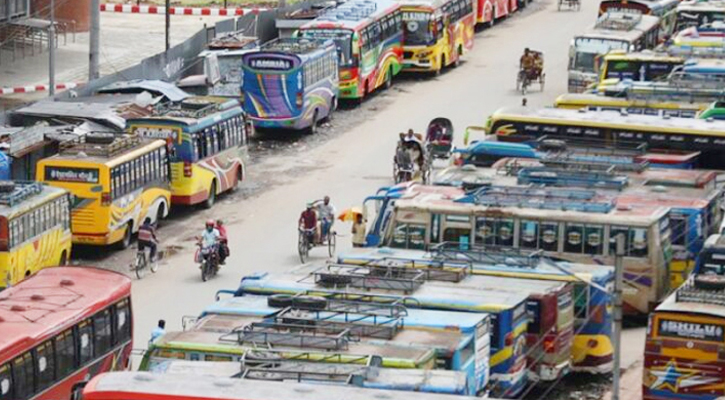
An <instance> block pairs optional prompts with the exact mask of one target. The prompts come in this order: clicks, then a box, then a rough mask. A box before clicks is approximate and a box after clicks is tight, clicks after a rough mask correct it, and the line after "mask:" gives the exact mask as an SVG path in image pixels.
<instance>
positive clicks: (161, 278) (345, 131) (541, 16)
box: [99, 0, 642, 355]
mask: <svg viewBox="0 0 725 400" xmlns="http://www.w3.org/2000/svg"><path fill="white" fill-rule="evenodd" d="M582 3H583V4H582V9H581V11H580V12H574V11H562V12H557V10H556V4H555V3H553V2H552V1H550V0H536V1H534V2H533V3H532V4H531V5H530V6H529V7H528V8H527V9H526V10H524V11H523V12H521V13H518V14H516V15H515V16H513V17H511V18H509V19H508V20H506V21H503V22H501V23H500V24H498V25H497V26H495V27H494V28H492V29H486V30H483V31H482V32H479V33H478V34H477V37H476V43H475V48H474V50H473V52H471V53H469V54H466V55H465V62H464V63H463V64H462V65H461V66H460V67H459V68H457V69H451V70H449V71H447V72H445V73H444V74H442V75H441V76H439V77H437V78H432V77H428V78H426V79H420V77H416V78H408V79H403V81H402V82H400V83H396V84H395V85H394V87H393V90H388V91H387V92H382V93H379V94H378V95H376V96H374V98H372V99H370V100H369V101H366V102H365V103H364V104H363V105H362V106H361V107H359V108H356V109H353V110H350V111H343V112H341V113H339V114H338V116H337V118H336V119H335V120H334V121H333V127H332V128H331V129H328V130H327V132H324V133H322V134H321V136H320V138H305V139H303V140H300V141H297V142H295V143H292V144H290V143H289V142H274V141H272V142H270V141H267V142H265V143H263V144H264V145H265V146H268V147H269V146H272V145H278V146H280V147H283V148H284V149H283V150H281V151H276V152H275V151H271V152H269V154H271V155H270V156H268V157H257V159H256V160H255V163H253V164H252V165H251V166H250V177H249V181H248V182H246V183H245V188H244V189H242V191H241V193H237V194H235V195H233V196H231V197H228V198H226V199H224V198H222V199H221V202H220V204H217V205H216V206H215V207H214V209H213V210H211V211H204V212H201V211H195V212H189V213H185V214H184V215H183V217H175V219H174V220H173V221H171V222H170V223H169V224H168V225H167V227H166V228H163V227H162V229H161V231H160V236H161V237H162V240H163V241H164V244H165V245H170V246H173V247H174V248H175V250H176V251H175V252H176V254H175V255H174V256H172V257H171V258H170V259H168V260H167V265H163V266H162V267H161V269H160V271H159V272H158V273H156V274H155V275H152V276H147V277H146V278H145V279H143V280H141V281H135V282H134V284H133V296H134V300H133V301H134V303H133V306H134V312H135V336H136V338H137V340H136V346H137V347H145V346H146V341H147V339H148V337H149V333H150V332H151V329H152V328H153V327H154V326H155V324H156V321H157V320H158V319H159V318H163V319H166V320H167V330H178V329H181V318H182V316H184V315H198V313H199V312H200V311H201V310H202V308H204V307H205V306H206V305H208V304H210V303H211V302H212V301H213V300H214V294H215V293H216V291H217V290H219V289H233V288H236V286H237V284H238V283H239V280H240V278H241V277H242V276H244V275H246V274H250V273H253V272H259V271H269V272H274V271H282V270H285V269H287V268H290V267H293V266H295V265H296V264H297V263H298V257H297V252H296V245H297V229H296V222H297V219H298V217H299V213H300V212H301V210H302V209H303V208H304V206H305V203H306V202H307V201H309V200H313V199H319V198H321V197H323V196H324V195H330V196H331V197H332V202H333V203H334V204H335V206H336V207H337V208H338V210H342V209H344V208H347V207H350V206H354V205H359V204H360V203H361V201H362V199H363V198H364V197H365V196H366V195H369V194H371V193H374V192H375V190H376V189H377V188H379V187H380V186H384V185H388V184H390V183H391V178H390V177H391V174H392V172H391V171H392V157H393V149H394V147H395V143H396V140H397V139H398V136H397V134H398V133H399V132H403V131H405V130H407V129H408V128H413V129H415V130H416V131H419V132H423V131H424V130H425V128H426V126H427V124H428V122H429V121H430V120H431V119H432V118H434V117H447V118H450V119H451V120H452V121H453V124H454V126H455V127H456V134H457V136H456V141H457V142H458V145H461V144H462V143H461V141H462V136H463V128H465V127H466V126H467V125H483V124H484V123H485V120H486V118H487V116H488V115H490V114H491V113H492V112H493V111H495V110H496V109H497V108H499V107H503V106H510V105H517V104H520V103H521V100H522V96H521V95H520V94H518V93H516V92H515V90H514V89H515V88H514V86H515V79H516V72H517V68H518V59H519V56H520V55H521V53H522V51H523V49H524V48H525V47H530V48H532V49H535V50H539V51H543V53H544V54H545V73H546V88H545V91H544V92H543V93H542V92H540V91H539V89H538V85H534V86H533V88H532V89H533V90H532V91H531V93H529V94H528V95H527V96H526V97H527V99H528V104H529V106H531V107H535V106H544V105H551V104H552V103H553V101H554V99H555V97H556V96H557V95H559V94H561V93H564V92H565V91H566V65H567V54H568V45H569V41H570V39H571V37H572V36H573V35H574V34H575V33H577V32H581V31H583V30H585V29H586V28H587V27H588V26H589V25H591V24H593V23H594V21H595V18H596V12H597V2H594V1H585V2H582ZM268 138H269V135H268ZM210 217H211V218H223V219H224V220H225V221H226V223H227V226H228V232H229V237H230V246H231V257H230V258H229V260H228V262H227V265H226V266H225V267H223V269H222V271H221V272H220V275H218V276H217V277H216V278H214V279H212V280H211V281H209V282H206V283H202V282H201V280H200V276H199V275H200V274H199V270H198V268H197V266H196V265H195V264H194V263H193V260H192V258H193V251H194V246H193V237H194V236H195V235H198V234H199V233H200V231H201V229H202V228H203V221H204V220H205V219H206V218H210ZM336 227H337V230H338V231H339V232H340V233H342V234H346V236H341V237H340V238H339V240H338V253H339V252H340V251H345V250H346V249H349V248H350V235H349V231H350V226H349V225H348V224H344V223H339V222H338V223H337V225H336ZM325 253H326V250H325V249H323V248H317V249H313V250H312V254H311V256H312V259H313V260H314V259H319V260H322V259H324V257H325V255H326V254H325ZM130 258H131V252H130V251H127V252H125V253H122V254H113V255H112V256H111V257H109V258H107V259H105V260H104V261H103V262H101V261H99V263H101V264H108V265H109V266H113V265H116V266H118V265H123V264H124V263H125V262H127V261H129V260H130ZM625 338H626V340H625V349H624V353H625V354H629V355H637V354H641V352H642V348H641V342H642V341H641V333H640V334H636V335H627V336H626V337H625Z"/></svg>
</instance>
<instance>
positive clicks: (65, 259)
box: [58, 251, 68, 265]
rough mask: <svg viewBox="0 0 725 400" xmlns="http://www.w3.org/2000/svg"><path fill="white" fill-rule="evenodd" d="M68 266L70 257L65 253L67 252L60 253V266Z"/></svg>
mask: <svg viewBox="0 0 725 400" xmlns="http://www.w3.org/2000/svg"><path fill="white" fill-rule="evenodd" d="M66 264H68V255H67V254H66V253H65V251H63V252H61V253H60V262H59V263H58V265H66Z"/></svg>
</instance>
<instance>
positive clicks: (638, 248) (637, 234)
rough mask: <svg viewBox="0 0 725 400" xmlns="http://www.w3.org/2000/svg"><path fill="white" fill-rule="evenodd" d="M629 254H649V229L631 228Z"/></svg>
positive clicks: (640, 255)
mask: <svg viewBox="0 0 725 400" xmlns="http://www.w3.org/2000/svg"><path fill="white" fill-rule="evenodd" d="M629 243H630V246H631V248H629V256H631V257H647V255H648V254H649V251H648V247H649V246H648V245H647V229H644V228H632V229H630V230H629Z"/></svg>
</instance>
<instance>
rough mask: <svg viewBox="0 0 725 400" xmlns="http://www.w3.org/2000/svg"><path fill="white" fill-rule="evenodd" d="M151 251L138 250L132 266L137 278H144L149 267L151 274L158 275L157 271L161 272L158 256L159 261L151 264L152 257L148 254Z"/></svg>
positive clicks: (147, 249) (145, 249) (146, 249)
mask: <svg viewBox="0 0 725 400" xmlns="http://www.w3.org/2000/svg"><path fill="white" fill-rule="evenodd" d="M149 251H151V249H150V248H144V249H141V248H137V250H136V259H135V260H134V262H133V264H132V265H131V270H132V271H134V272H135V273H136V278H138V279H142V278H143V276H144V271H145V270H146V268H147V267H148V268H149V270H151V273H156V271H158V270H159V263H158V256H159V255H158V254H157V255H156V257H157V260H156V261H154V262H149V258H150V256H148V255H147V254H146V253H147V252H149Z"/></svg>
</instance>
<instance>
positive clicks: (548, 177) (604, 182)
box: [517, 166, 629, 190]
mask: <svg viewBox="0 0 725 400" xmlns="http://www.w3.org/2000/svg"><path fill="white" fill-rule="evenodd" d="M613 168H614V167H613V166H611V167H610V169H608V170H605V171H591V170H590V171H585V170H576V169H569V168H557V167H552V166H543V167H526V168H522V169H521V170H520V171H519V173H518V179H517V183H518V184H519V185H530V184H534V185H544V186H558V187H584V188H600V189H615V190H622V189H624V187H625V186H627V185H628V184H629V178H628V177H627V176H626V175H620V174H617V173H615V172H614V170H613Z"/></svg>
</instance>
